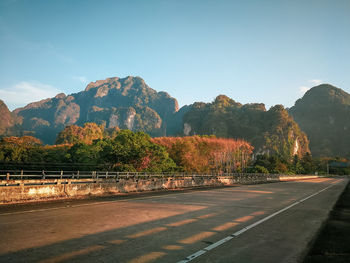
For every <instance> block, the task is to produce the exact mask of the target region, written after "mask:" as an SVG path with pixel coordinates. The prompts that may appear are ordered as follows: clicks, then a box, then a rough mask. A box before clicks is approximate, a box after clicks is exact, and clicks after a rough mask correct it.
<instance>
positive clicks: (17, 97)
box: [0, 81, 60, 110]
mask: <svg viewBox="0 0 350 263" xmlns="http://www.w3.org/2000/svg"><path fill="white" fill-rule="evenodd" d="M58 93H60V91H59V90H58V89H56V88H55V87H53V86H51V85H47V84H43V83H40V82H37V81H22V82H19V83H17V84H15V85H13V86H12V87H10V88H4V89H0V99H2V100H3V101H4V102H5V103H6V105H7V106H8V107H9V109H10V110H13V109H15V108H18V107H23V106H25V105H27V104H28V103H31V102H35V101H39V100H42V99H46V98H51V97H54V96H55V95H56V94H58Z"/></svg>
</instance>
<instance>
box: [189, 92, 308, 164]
mask: <svg viewBox="0 0 350 263" xmlns="http://www.w3.org/2000/svg"><path fill="white" fill-rule="evenodd" d="M183 121H184V124H183V133H184V135H194V134H199V135H210V134H214V135H216V136H218V137H226V138H241V139H244V140H247V141H249V142H251V143H252V145H253V146H254V148H255V150H254V152H255V153H270V154H279V155H281V156H283V157H285V158H290V157H292V156H293V155H299V156H302V155H304V154H305V153H306V152H309V148H308V140H307V137H306V135H305V134H304V133H303V132H302V131H301V130H300V128H299V126H298V125H297V124H296V123H295V122H294V120H293V119H292V118H291V117H290V116H289V114H288V112H287V111H286V110H285V109H284V108H283V106H281V105H277V106H275V107H272V108H271V109H270V110H268V111H266V109H265V105H264V104H245V105H242V104H241V103H238V102H235V101H234V100H232V99H230V98H228V97H227V96H224V95H220V96H218V97H217V98H216V99H215V101H214V102H212V103H195V104H193V105H192V106H191V108H190V109H189V111H188V112H187V113H185V115H184V117H183Z"/></svg>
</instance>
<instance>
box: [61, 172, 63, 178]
mask: <svg viewBox="0 0 350 263" xmlns="http://www.w3.org/2000/svg"><path fill="white" fill-rule="evenodd" d="M62 177H63V170H61V179H62Z"/></svg>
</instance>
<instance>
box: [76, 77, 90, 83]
mask: <svg viewBox="0 0 350 263" xmlns="http://www.w3.org/2000/svg"><path fill="white" fill-rule="evenodd" d="M73 79H75V80H77V81H79V82H80V83H82V84H84V85H86V84H88V82H89V81H88V79H87V78H86V77H84V76H77V77H73Z"/></svg>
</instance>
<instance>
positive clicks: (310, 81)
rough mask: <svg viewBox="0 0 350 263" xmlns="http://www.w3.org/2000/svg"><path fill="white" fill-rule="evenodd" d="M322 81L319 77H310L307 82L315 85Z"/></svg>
mask: <svg viewBox="0 0 350 263" xmlns="http://www.w3.org/2000/svg"><path fill="white" fill-rule="evenodd" d="M322 82H323V81H322V80H320V79H310V80H309V83H311V84H313V85H315V86H317V85H320V84H322Z"/></svg>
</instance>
